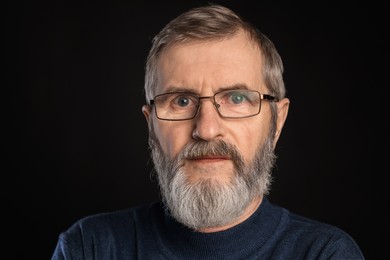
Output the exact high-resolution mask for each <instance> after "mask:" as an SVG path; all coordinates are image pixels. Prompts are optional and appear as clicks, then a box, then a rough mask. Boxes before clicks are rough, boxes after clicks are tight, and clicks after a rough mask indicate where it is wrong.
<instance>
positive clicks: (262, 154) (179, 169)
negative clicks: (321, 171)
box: [149, 127, 276, 230]
mask: <svg viewBox="0 0 390 260" xmlns="http://www.w3.org/2000/svg"><path fill="white" fill-rule="evenodd" d="M272 132H273V131H271V133H272ZM271 136H273V135H272V134H270V135H269V136H268V137H267V139H266V141H265V143H264V144H263V145H262V146H261V147H259V148H258V149H257V152H256V154H255V156H254V158H253V160H252V161H251V162H250V163H248V164H247V165H246V164H245V162H244V160H243V157H242V156H241V154H240V153H239V151H238V150H237V148H236V147H235V146H234V145H232V144H228V143H226V142H224V141H222V140H219V141H216V142H206V141H202V140H196V141H194V142H192V143H189V144H187V145H186V146H185V147H184V148H183V150H182V151H181V152H180V153H179V154H178V155H177V156H176V157H175V158H174V159H173V160H172V159H170V158H169V157H168V156H167V155H166V154H165V153H164V152H163V150H162V148H161V146H160V143H159V141H158V140H157V138H156V136H155V134H154V132H153V129H152V127H151V129H150V131H149V146H150V148H151V154H152V159H153V162H154V167H155V170H156V172H157V177H158V183H159V188H160V192H161V195H162V200H163V202H164V204H165V206H166V207H167V211H168V213H169V214H171V215H172V216H173V217H174V218H175V219H176V220H177V221H178V222H180V223H182V224H183V225H185V226H187V227H189V228H191V229H194V230H199V229H203V228H209V227H219V226H223V225H226V224H229V223H232V222H234V221H235V220H236V219H238V218H239V217H240V216H241V215H242V214H243V213H244V211H245V209H246V208H247V207H248V206H249V204H250V203H251V202H252V201H253V200H254V199H255V198H256V197H258V196H262V195H265V194H268V191H269V186H270V183H271V170H272V167H273V165H274V162H275V159H276V156H275V153H274V149H273V138H271ZM205 155H227V156H229V157H230V158H231V159H232V161H233V164H234V177H233V178H232V179H231V180H230V183H226V182H225V183H222V182H220V181H218V180H216V178H204V179H202V180H200V181H196V182H190V181H189V180H188V179H189V176H188V173H186V172H185V169H184V167H183V166H184V161H185V160H186V159H188V158H194V157H199V156H205ZM208 174H213V173H212V172H210V173H208Z"/></svg>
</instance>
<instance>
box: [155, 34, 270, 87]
mask: <svg viewBox="0 0 390 260" xmlns="http://www.w3.org/2000/svg"><path fill="white" fill-rule="evenodd" d="M262 63H263V62H262V55H261V53H260V49H259V47H258V46H257V45H256V44H255V43H254V41H252V40H250V39H249V38H248V36H247V35H246V34H244V33H242V32H241V33H238V34H237V35H235V36H233V37H231V38H227V39H221V40H212V41H195V42H189V43H179V44H175V45H173V46H170V47H169V48H167V49H166V50H165V51H164V52H163V53H162V54H161V56H160V58H159V61H158V67H157V78H158V84H157V93H156V94H161V93H165V92H168V91H172V89H181V90H189V91H193V92H199V93H206V92H207V93H208V94H210V93H212V92H214V93H215V92H217V91H219V90H220V89H223V88H227V87H229V86H236V85H240V86H246V88H248V89H253V90H258V91H262V90H264V84H263V78H262V69H263V66H262Z"/></svg>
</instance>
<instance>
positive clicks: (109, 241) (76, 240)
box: [52, 198, 364, 260]
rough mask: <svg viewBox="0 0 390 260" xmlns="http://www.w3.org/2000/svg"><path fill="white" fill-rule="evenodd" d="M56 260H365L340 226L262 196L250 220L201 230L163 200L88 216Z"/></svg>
mask: <svg viewBox="0 0 390 260" xmlns="http://www.w3.org/2000/svg"><path fill="white" fill-rule="evenodd" d="M52 259H53V260H55V259H104V260H105V259H148V260H150V259H223V260H227V259H283V260H286V259H294V260H295V259H364V257H363V254H362V252H361V251H360V249H359V247H358V245H357V244H356V243H355V241H354V240H353V239H352V238H351V237H350V236H349V235H348V234H347V233H345V232H344V231H342V230H340V229H339V228H337V227H335V226H331V225H328V224H324V223H320V222H317V221H313V220H311V219H307V218H304V217H301V216H298V215H295V214H292V213H290V212H289V211H287V210H286V209H284V208H281V207H279V206H276V205H273V204H271V203H270V201H269V200H268V199H267V198H264V199H263V202H262V203H261V205H260V207H259V208H258V209H257V211H256V212H255V213H254V214H253V215H252V216H251V217H250V218H248V219H247V220H246V221H245V222H243V223H241V224H239V225H237V226H235V227H233V228H230V229H228V230H225V231H221V232H215V233H199V232H195V231H192V230H190V229H188V228H186V227H184V226H183V225H181V224H180V223H178V222H176V221H175V220H174V219H172V218H171V217H170V216H168V215H167V214H166V213H165V211H164V208H163V205H162V204H161V203H160V202H156V203H153V204H151V205H147V206H146V205H145V206H140V207H135V208H130V209H127V210H122V211H117V212H110V213H103V214H98V215H93V216H88V217H86V218H83V219H81V220H79V221H78V222H76V223H75V224H74V225H72V226H71V227H70V228H69V229H68V230H67V231H65V232H64V233H62V234H61V235H60V237H59V240H58V244H57V247H56V249H55V251H54V254H53V257H52Z"/></svg>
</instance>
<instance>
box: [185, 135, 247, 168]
mask: <svg viewBox="0 0 390 260" xmlns="http://www.w3.org/2000/svg"><path fill="white" fill-rule="evenodd" d="M206 156H224V157H228V158H230V159H231V160H233V161H234V162H235V163H239V164H241V163H243V158H242V156H241V154H240V152H239V151H238V149H237V148H236V147H235V146H234V145H232V144H230V143H227V142H225V141H223V140H218V141H213V142H207V141H203V140H197V141H194V142H191V143H188V144H187V145H185V146H184V148H183V150H182V152H181V153H180V154H179V157H180V159H194V158H198V157H206Z"/></svg>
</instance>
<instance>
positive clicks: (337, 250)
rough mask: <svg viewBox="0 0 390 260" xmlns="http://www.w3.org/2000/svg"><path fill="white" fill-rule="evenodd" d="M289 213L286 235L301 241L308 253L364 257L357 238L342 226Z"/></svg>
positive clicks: (337, 256)
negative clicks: (356, 240)
mask: <svg viewBox="0 0 390 260" xmlns="http://www.w3.org/2000/svg"><path fill="white" fill-rule="evenodd" d="M288 214H289V225H288V228H287V230H286V233H285V235H286V236H287V237H288V238H289V239H291V240H294V241H296V242H297V241H299V243H300V244H301V248H302V249H303V250H304V251H305V252H306V254H312V255H313V256H316V257H318V258H321V259H322V258H324V259H327V258H336V259H339V258H340V259H364V257H363V254H362V252H361V250H360V248H359V246H358V245H357V243H356V242H355V240H354V239H353V238H352V237H351V236H350V235H349V234H348V233H347V232H345V231H344V230H342V229H341V228H339V227H337V226H334V225H331V224H327V223H324V222H320V221H317V220H314V219H311V218H307V217H304V216H301V215H297V214H294V213H291V212H288ZM319 256H321V257H319Z"/></svg>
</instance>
